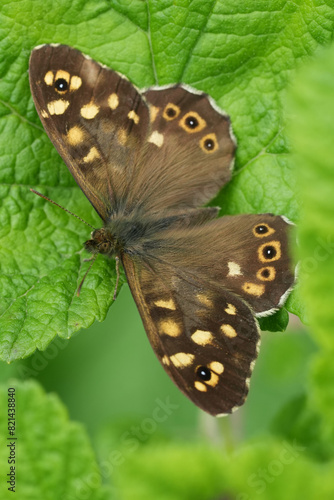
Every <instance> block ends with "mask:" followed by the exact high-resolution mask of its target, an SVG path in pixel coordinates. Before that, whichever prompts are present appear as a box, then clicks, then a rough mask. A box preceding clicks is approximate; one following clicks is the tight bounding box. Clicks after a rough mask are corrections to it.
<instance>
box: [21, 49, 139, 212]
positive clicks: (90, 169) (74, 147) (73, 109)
mask: <svg viewBox="0 0 334 500" xmlns="http://www.w3.org/2000/svg"><path fill="white" fill-rule="evenodd" d="M29 76H30V86H31V92H32V95H33V98H34V101H35V105H36V109H37V111H38V114H39V116H40V119H41V121H42V123H43V126H44V128H45V130H46V131H47V133H48V135H49V137H50V139H51V141H52V142H53V144H54V145H55V147H56V148H57V150H58V152H59V154H60V155H61V156H62V158H63V160H64V161H65V163H66V165H67V166H68V168H69V169H70V171H71V173H72V175H73V177H74V178H75V180H76V182H77V183H78V185H79V186H80V188H81V189H82V190H83V192H84V193H85V195H86V196H87V198H88V199H89V201H90V202H91V203H92V205H93V206H94V208H95V209H96V211H97V212H98V213H99V215H100V217H101V218H102V219H103V220H104V221H105V220H106V219H107V218H108V215H110V213H111V211H112V210H117V209H119V205H120V204H121V203H122V197H123V196H124V189H125V188H126V185H127V183H128V182H127V179H128V178H130V177H131V175H132V173H131V169H132V168H133V165H134V164H135V157H136V155H137V154H138V152H139V151H140V149H141V145H142V144H143V143H145V142H146V138H147V134H148V128H149V111H148V106H147V104H146V103H145V101H144V99H143V98H142V96H141V95H140V93H139V92H138V91H137V89H136V88H135V87H134V86H133V85H132V84H131V83H130V82H129V81H128V80H127V79H126V78H125V77H124V76H122V75H120V74H118V73H117V72H116V71H112V70H111V69H108V68H107V67H105V66H103V65H101V64H99V63H97V62H96V61H93V60H92V59H91V58H89V57H88V56H85V55H84V54H82V53H81V52H80V51H78V50H76V49H73V48H71V47H68V46H66V45H42V46H40V47H36V48H35V49H34V50H33V51H32V53H31V57H30V65H29Z"/></svg>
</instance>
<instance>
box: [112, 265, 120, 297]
mask: <svg viewBox="0 0 334 500" xmlns="http://www.w3.org/2000/svg"><path fill="white" fill-rule="evenodd" d="M115 261H116V284H115V290H114V296H113V300H116V295H117V288H118V282H119V258H118V257H117V255H116V257H115Z"/></svg>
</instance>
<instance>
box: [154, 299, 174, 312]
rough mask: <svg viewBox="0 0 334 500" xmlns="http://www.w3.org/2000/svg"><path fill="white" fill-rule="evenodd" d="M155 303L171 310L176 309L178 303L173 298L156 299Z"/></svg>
mask: <svg viewBox="0 0 334 500" xmlns="http://www.w3.org/2000/svg"><path fill="white" fill-rule="evenodd" d="M154 305H156V306H157V307H163V308H165V309H170V310H171V311H175V309H176V305H175V302H174V300H173V299H169V300H156V301H155V302H154Z"/></svg>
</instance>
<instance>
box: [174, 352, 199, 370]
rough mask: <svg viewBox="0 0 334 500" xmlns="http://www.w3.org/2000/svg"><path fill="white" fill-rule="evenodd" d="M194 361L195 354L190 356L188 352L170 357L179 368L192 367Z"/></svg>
mask: <svg viewBox="0 0 334 500" xmlns="http://www.w3.org/2000/svg"><path fill="white" fill-rule="evenodd" d="M194 359H195V356H194V355H193V354H188V353H186V352H178V353H176V354H174V355H173V356H171V357H170V360H171V362H172V363H173V365H174V366H176V367H178V368H182V367H184V366H189V365H191V364H192V362H193V361H194Z"/></svg>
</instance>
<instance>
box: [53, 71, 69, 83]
mask: <svg viewBox="0 0 334 500" xmlns="http://www.w3.org/2000/svg"><path fill="white" fill-rule="evenodd" d="M59 78H63V79H64V80H66V81H67V83H68V82H69V81H70V74H69V72H68V71H64V70H62V69H59V70H58V71H57V73H56V78H55V80H58V79H59Z"/></svg>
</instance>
